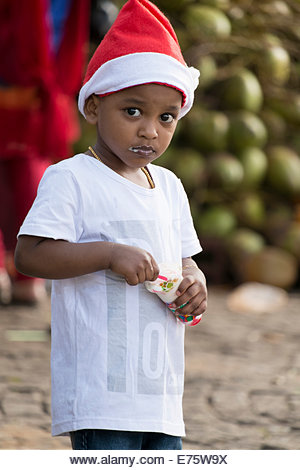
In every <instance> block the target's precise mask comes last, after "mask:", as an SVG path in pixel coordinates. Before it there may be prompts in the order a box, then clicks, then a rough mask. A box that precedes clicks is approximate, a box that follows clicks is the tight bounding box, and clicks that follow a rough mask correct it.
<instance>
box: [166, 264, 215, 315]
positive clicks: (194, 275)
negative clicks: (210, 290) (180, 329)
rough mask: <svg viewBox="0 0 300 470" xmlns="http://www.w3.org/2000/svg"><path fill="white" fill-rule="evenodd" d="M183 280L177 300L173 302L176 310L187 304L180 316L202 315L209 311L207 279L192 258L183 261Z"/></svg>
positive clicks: (181, 310)
mask: <svg viewBox="0 0 300 470" xmlns="http://www.w3.org/2000/svg"><path fill="white" fill-rule="evenodd" d="M182 275H183V280H182V282H181V283H180V285H179V287H178V290H177V292H176V294H177V295H178V297H177V299H176V300H175V301H174V302H173V305H174V308H178V307H180V306H181V305H183V304H185V303H187V302H188V303H187V305H185V306H184V307H183V308H182V309H180V314H184V315H195V316H197V315H201V314H203V313H204V312H205V310H206V309H207V288H206V279H205V276H204V274H203V272H202V271H201V269H199V268H198V266H197V264H196V263H195V261H193V260H192V258H183V259H182Z"/></svg>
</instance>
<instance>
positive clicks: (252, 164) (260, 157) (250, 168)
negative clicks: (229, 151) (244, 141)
mask: <svg viewBox="0 0 300 470" xmlns="http://www.w3.org/2000/svg"><path fill="white" fill-rule="evenodd" d="M239 159H240V161H241V163H242V165H243V169H244V179H243V186H244V187H246V188H255V187H257V186H258V185H259V184H260V183H261V182H262V181H263V179H264V177H265V175H266V171H267V167H268V159H267V156H266V154H265V153H264V152H263V151H262V150H261V149H260V148H258V147H247V148H245V149H244V150H242V151H241V152H240V154H239Z"/></svg>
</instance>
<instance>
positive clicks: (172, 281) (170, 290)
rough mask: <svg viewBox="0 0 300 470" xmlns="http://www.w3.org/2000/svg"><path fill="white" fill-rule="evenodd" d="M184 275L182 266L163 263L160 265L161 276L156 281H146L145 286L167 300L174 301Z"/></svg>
mask: <svg viewBox="0 0 300 470" xmlns="http://www.w3.org/2000/svg"><path fill="white" fill-rule="evenodd" d="M182 279H183V277H182V274H181V266H177V265H172V264H166V263H162V264H160V265H159V276H158V278H157V279H156V280H155V281H146V282H145V287H146V289H147V290H148V291H149V292H152V293H154V294H156V295H158V297H159V298H160V299H161V300H162V301H163V302H165V303H166V304H170V303H172V302H173V301H174V300H175V299H176V298H177V295H176V291H177V288H178V287H179V284H180V283H181V281H182Z"/></svg>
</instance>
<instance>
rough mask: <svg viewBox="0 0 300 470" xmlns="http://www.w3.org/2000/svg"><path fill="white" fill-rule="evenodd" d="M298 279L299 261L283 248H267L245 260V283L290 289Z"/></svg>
mask: <svg viewBox="0 0 300 470" xmlns="http://www.w3.org/2000/svg"><path fill="white" fill-rule="evenodd" d="M297 277H298V263H297V259H296V258H295V256H293V255H292V254H290V253H288V252H287V251H285V250H283V249H281V248H277V247H272V246H266V247H265V248H263V249H262V250H261V251H259V252H258V253H253V254H251V255H249V256H248V257H247V258H246V259H245V260H244V280H245V282H260V283H262V284H270V285H271V286H276V287H281V288H283V289H289V288H291V287H293V286H294V285H295V283H296V281H297Z"/></svg>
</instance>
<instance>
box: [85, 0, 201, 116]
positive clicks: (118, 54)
mask: <svg viewBox="0 0 300 470" xmlns="http://www.w3.org/2000/svg"><path fill="white" fill-rule="evenodd" d="M198 82H199V71H198V70H196V69H195V68H193V67H188V66H187V64H186V63H185V61H184V58H183V56H182V53H181V50H180V46H179V43H178V40H177V37H176V34H175V31H174V29H173V28H172V26H171V24H170V22H169V20H168V19H167V18H166V17H165V16H164V15H163V13H162V12H161V11H160V10H159V9H158V8H157V6H155V5H154V4H153V3H151V2H150V1H148V0H129V1H128V2H126V3H125V5H124V6H123V8H122V9H121V10H120V12H119V14H118V17H117V19H116V20H115V22H114V24H113V25H112V27H111V28H110V30H109V31H108V33H107V34H106V35H105V37H104V38H103V40H102V41H101V43H100V45H99V46H98V48H97V49H96V51H95V53H94V55H93V57H92V58H91V60H90V62H89V65H88V68H87V72H86V76H85V79H84V82H83V86H82V88H81V90H80V93H79V99H78V107H79V110H80V112H81V113H82V114H83V115H84V104H85V101H86V99H87V98H88V97H89V96H90V95H92V94H93V93H95V94H97V95H107V94H109V93H113V92H115V91H120V90H123V89H125V88H129V87H132V86H136V85H142V84H146V83H158V84H162V85H167V86H170V87H174V88H176V89H177V90H179V91H180V92H181V93H182V96H183V101H182V108H181V112H180V115H179V118H181V117H182V116H184V115H185V114H186V113H187V112H188V111H189V110H190V109H191V107H192V105H193V101H194V91H195V89H196V88H197V86H198Z"/></svg>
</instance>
